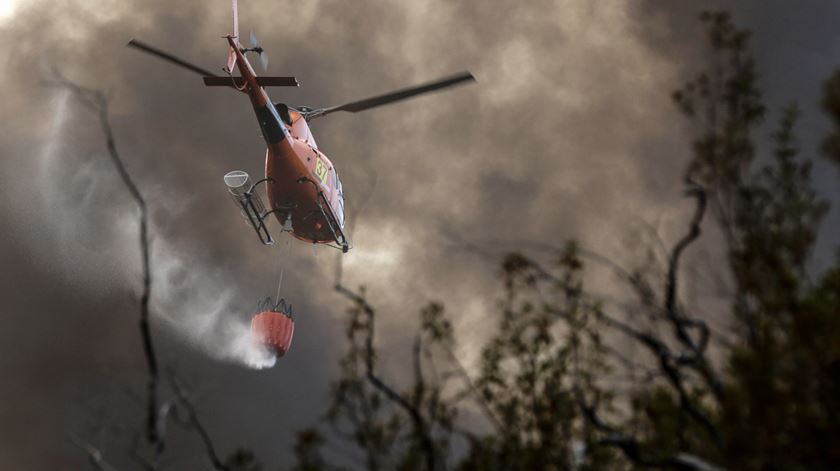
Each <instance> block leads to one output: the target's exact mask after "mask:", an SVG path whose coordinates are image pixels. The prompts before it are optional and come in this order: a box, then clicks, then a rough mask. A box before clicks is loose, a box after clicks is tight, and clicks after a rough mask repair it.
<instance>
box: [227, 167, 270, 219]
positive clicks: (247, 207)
mask: <svg viewBox="0 0 840 471" xmlns="http://www.w3.org/2000/svg"><path fill="white" fill-rule="evenodd" d="M224 180H225V185H227V189H228V193H230V196H231V198H233V201H234V202H235V203H236V206H237V207H238V208H239V211H240V212H241V213H242V216H243V217H244V218H245V220H246V221H247V222H248V224H249V225H251V226H255V227H254V229H257V227H256V225H258V224H259V221H260V216H262V214H263V213H265V205H264V204H263V202H262V198H260V195H259V193H256V192H254V193H253V194H251V195H250V197H249V196H248V190H250V189H251V187H252V186H253V183H252V182H251V177H249V176H248V174H247V173H246V172H243V171H242V170H234V171H232V172H228V173H227V174H226V175H225V177H224Z"/></svg>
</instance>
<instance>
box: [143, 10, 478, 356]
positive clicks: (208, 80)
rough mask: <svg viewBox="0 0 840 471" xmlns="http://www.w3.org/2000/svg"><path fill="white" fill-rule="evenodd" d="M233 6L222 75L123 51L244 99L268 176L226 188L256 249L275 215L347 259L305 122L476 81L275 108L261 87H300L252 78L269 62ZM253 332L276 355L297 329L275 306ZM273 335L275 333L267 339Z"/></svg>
mask: <svg viewBox="0 0 840 471" xmlns="http://www.w3.org/2000/svg"><path fill="white" fill-rule="evenodd" d="M232 6H233V31H232V33H231V34H227V35H225V36H223V37H222V38H223V39H225V40H226V41H227V44H228V56H227V63H226V64H225V66H224V67H223V68H222V70H223V72H224V73H225V75H217V74H214V73H213V72H210V71H209V70H206V69H204V68H201V67H199V66H197V65H194V64H192V63H190V62H187V61H185V60H183V59H181V58H179V57H177V56H175V55H173V54H170V53H168V52H166V51H163V50H161V49H158V48H156V47H154V46H151V45H149V44H147V43H145V42H142V41H140V40H137V39H132V40H130V41H129V42H128V44H127V46H129V47H132V48H135V49H137V50H139V51H142V52H145V53H147V54H150V55H152V56H155V57H157V58H159V59H162V60H165V61H167V62H169V63H171V64H174V65H177V66H179V67H182V68H184V69H186V70H189V71H191V72H194V73H197V74H199V75H201V76H202V77H203V81H204V84H205V85H206V86H209V87H231V88H234V89H235V90H237V91H239V92H242V93H244V94H246V95H247V96H248V98H249V100H250V102H251V106H252V107H253V109H254V113H255V115H256V118H257V122H258V123H259V126H260V131H261V133H262V136H263V139H264V140H265V144H266V156H265V177H264V178H261V179H259V180H257V181H256V182H252V180H251V178H250V176H249V175H248V174H247V173H246V172H244V171H241V170H235V171H232V172H229V173H227V174H226V175H225V176H224V183H225V185H226V186H227V190H228V193H229V194H230V196H231V197H232V198H233V200H234V202H235V203H236V205H237V207H238V208H239V210H240V212H241V214H242V216H243V217H244V218H245V221H246V222H247V223H248V224H249V225H250V226H251V227H252V228H253V229H254V231H255V232H256V233H257V236H258V237H259V240H260V242H261V243H263V244H265V245H272V244H274V238H273V237H272V235H271V233H270V231H269V229H268V226H267V224H266V223H267V220H268V219H269V218H270V217H271V216H272V215H273V216H274V217H275V218H276V219H277V221H278V222H279V223H280V224H281V233H283V232H288V233H290V234H291V235H292V236H293V237H295V238H297V239H299V240H301V241H304V242H308V243H311V244H326V245H329V246H332V247H335V248H338V249H340V250H341V251H342V252H343V253H346V252H347V251H348V250H350V248H351V247H352V245H351V243H350V238H349V236H348V234H347V233H346V231H345V222H346V221H345V209H344V189H343V187H342V185H341V181H340V180H339V177H338V173H337V172H336V169H335V167H334V166H333V164H332V162H331V161H330V159H329V158H328V157H327V156H326V155H325V154H324V153H323V152H322V151H321V150H320V149H319V148H318V145H317V143H316V142H315V138H314V136H313V135H312V132H311V130H310V128H309V122H311V121H312V120H314V119H316V118H321V117H324V116H327V115H330V114H332V113H337V112H339V111H343V112H349V113H358V112H361V111H365V110H369V109H371V108H376V107H379V106H383V105H388V104H391V103H395V102H398V101H402V100H406V99H409V98H413V97H416V96H418V95H421V94H425V93H429V92H434V91H437V90H441V89H444V88H448V87H452V86H456V85H461V84H465V83H468V82H474V81H475V77H474V76H473V75H472V74H471V73H469V72H461V73H457V74H454V75H451V76H448V77H444V78H441V79H439V80H435V81H432V82H429V83H425V84H421V85H416V86H412V87H408V88H404V89H400V90H396V91H393V92H390V93H386V94H382V95H377V96H373V97H370V98H365V99H362V100H356V101H352V102H349V103H345V104H343V105H338V106H329V107H322V108H311V107H308V106H296V107H293V106H289V105H288V104H286V103H281V102H272V101H271V99H270V98H269V96H268V93H267V92H266V90H265V89H266V87H297V86H299V83H298V81H297V79H296V78H295V77H288V76H283V77H280V76H258V75H257V74H256V72H255V71H254V69H253V67H252V66H251V64H250V62H249V61H248V58H247V57H246V55H247V54H257V56H258V57H259V59H260V62H261V65H262V68H263V70H265V69H267V67H268V56H267V55H266V52H265V50H264V49H263V48H262V46H261V45H260V44H259V41H258V39H257V37H256V35H255V34H254V33H253V32H252V33H251V37H250V40H251V41H250V42H251V44H250V47H245V46H243V45H242V44H241V43H240V41H239V18H238V16H239V15H238V8H237V0H232ZM234 69H236V70H238V72H239V75H238V76H234ZM260 185H264V187H265V194H266V197H267V199H268V205H266V204H265V203H264V202H263V200H262V198H261V197H260V194H259V193H258V191H257V190H258V188H259V186H260ZM281 280H282V276H281ZM278 297H279V293H278ZM280 301H282V300H280ZM266 313H282V314H285V317H287V318H288V321H287V320H284V319H275V317H274V316H264V315H263V314H266ZM252 328H253V329H254V330H255V331H258V332H259V333H261V337H262V338H263V339H266V342H267V343H268V344H270V345H272V346H273V347H275V349H276V350H277V354H278V356H282V355H283V354H284V353H285V352H286V351H287V350H288V347H289V345H290V344H291V332H293V329H294V324H293V322H291V315H290V312H288V310H287V309H286V307H285V302H279V303H277V304H274V305H273V306H272V307H270V308H267V309H266V311H265V312H262V313H260V314H259V315H258V316H256V317H255V318H254V321H253V322H252ZM272 329H274V330H272ZM278 329H279V330H278ZM272 331H273V332H274V334H270V332H272ZM269 334H270V335H269ZM271 339H275V340H271ZM276 339H282V340H276Z"/></svg>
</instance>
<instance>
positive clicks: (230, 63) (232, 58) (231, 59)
mask: <svg viewBox="0 0 840 471" xmlns="http://www.w3.org/2000/svg"><path fill="white" fill-rule="evenodd" d="M232 36H233V38H234V39H235V41H234V42H235V43H236V44H239V9H238V8H237V7H236V0H233V34H232ZM235 65H236V51H234V50H233V46H231V48H230V51H229V52H228V59H227V69H228V70H229V71H230V72H231V73H232V72H233V67H234V66H235Z"/></svg>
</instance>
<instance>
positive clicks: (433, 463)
mask: <svg viewBox="0 0 840 471" xmlns="http://www.w3.org/2000/svg"><path fill="white" fill-rule="evenodd" d="M335 289H336V291H338V292H339V293H340V294H342V295H344V296H345V297H347V298H348V299H350V300H351V301H352V302H353V303H355V304H356V306H357V307H359V308H360V309H361V310H362V312H363V313H364V314H365V316H366V317H367V336H366V338H365V370H366V377H367V379H368V381H369V382H370V383H371V385H373V386H374V387H375V388H376V389H377V390H379V391H380V392H381V393H382V394H383V395H384V396H385V397H386V398H388V399H389V400H390V401H391V402H393V403H395V404H396V405H397V406H399V407H400V408H401V409H402V410H403V411H404V412H405V413H406V414H407V415H408V416H409V418H411V422H412V424H413V426H414V432H415V434H416V436H417V438H418V440H419V442H420V445H421V448H422V450H423V454H424V456H425V458H426V469H428V470H429V471H433V470H435V469H437V460H436V457H435V446H434V441H433V440H432V437H431V432H430V427H429V425H428V424H427V423H426V420H425V418H424V417H423V414H422V413H421V412H420V409H419V408H418V407H416V406H415V405H414V404H412V403H410V402H409V401H407V400H406V399H405V398H404V397H403V396H402V395H401V394H399V393H398V392H396V391H395V390H394V389H393V388H391V387H390V386H388V385H387V384H386V383H385V382H384V381H382V380H381V379H380V378H379V377H378V376H377V375H376V373H375V372H374V358H375V354H374V348H373V335H374V317H375V311H374V309H373V307H372V306H371V305H370V304H369V303H368V302H367V300H366V299H365V298H364V297H362V296H361V295H359V294H358V293H354V292H353V291H351V290H349V289H347V288H345V287H344V286H342V285H340V284H339V285H336V286H335Z"/></svg>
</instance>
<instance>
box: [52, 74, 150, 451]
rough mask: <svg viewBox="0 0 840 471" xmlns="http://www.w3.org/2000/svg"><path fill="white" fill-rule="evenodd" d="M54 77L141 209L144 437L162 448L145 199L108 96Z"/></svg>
mask: <svg viewBox="0 0 840 471" xmlns="http://www.w3.org/2000/svg"><path fill="white" fill-rule="evenodd" d="M53 75H54V78H53V79H52V80H50V81H48V82H47V84H48V85H51V86H54V87H60V88H64V89H66V90H69V91H70V92H71V93H72V94H73V95H74V96H75V97H76V98H78V99H79V100H80V101H81V102H82V104H84V105H85V106H87V107H88V108H90V109H91V110H92V111H94V112H95V113H96V114H97V117H98V118H99V124H100V126H101V128H102V133H103V134H104V136H105V146H106V148H107V149H108V155H109V156H110V158H111V162H112V163H113V164H114V167H115V168H116V170H117V173H118V174H119V176H120V179H121V180H122V182H123V185H125V187H126V189H127V190H128V192H129V194H130V195H131V197H132V199H133V200H134V202H135V204H136V205H137V207H138V209H139V210H140V217H139V220H140V233H139V244H140V257H141V261H142V273H143V275H142V276H143V280H142V286H143V291H142V294H141V296H140V334H141V337H142V341H143V353H144V354H145V356H146V365H147V368H148V372H149V379H148V381H147V385H146V390H147V402H146V439H147V440H148V441H149V443H151V444H153V445H154V446H155V448H156V449H159V450H162V449H163V444H162V443H160V442H161V440H160V437H159V436H158V423H157V418H158V406H157V404H158V383H159V378H160V374H159V370H158V361H157V356H156V354H155V348H154V342H153V341H152V332H151V326H150V322H149V300H150V298H151V291H152V278H151V263H150V256H149V253H150V251H149V234H148V213H147V209H146V200H145V199H144V198H143V195H142V194H141V193H140V190H139V188H138V187H137V185H136V184H135V183H134V180H133V179H132V178H131V175H130V174H129V173H128V170H127V169H126V167H125V164H124V163H123V160H122V158H121V157H120V154H119V152H118V151H117V145H116V140H115V138H114V132H113V129H112V128H111V122H110V119H109V116H108V110H109V109H108V105H109V103H108V98H107V97H106V96H105V94H104V93H103V92H102V91H101V90H95V89H92V88H87V87H84V86H81V85H78V84H77V83H75V82H73V81H71V80H69V79H67V78H66V77H64V75H63V74H61V72H60V71H59V70H58V69H57V68H54V69H53Z"/></svg>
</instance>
